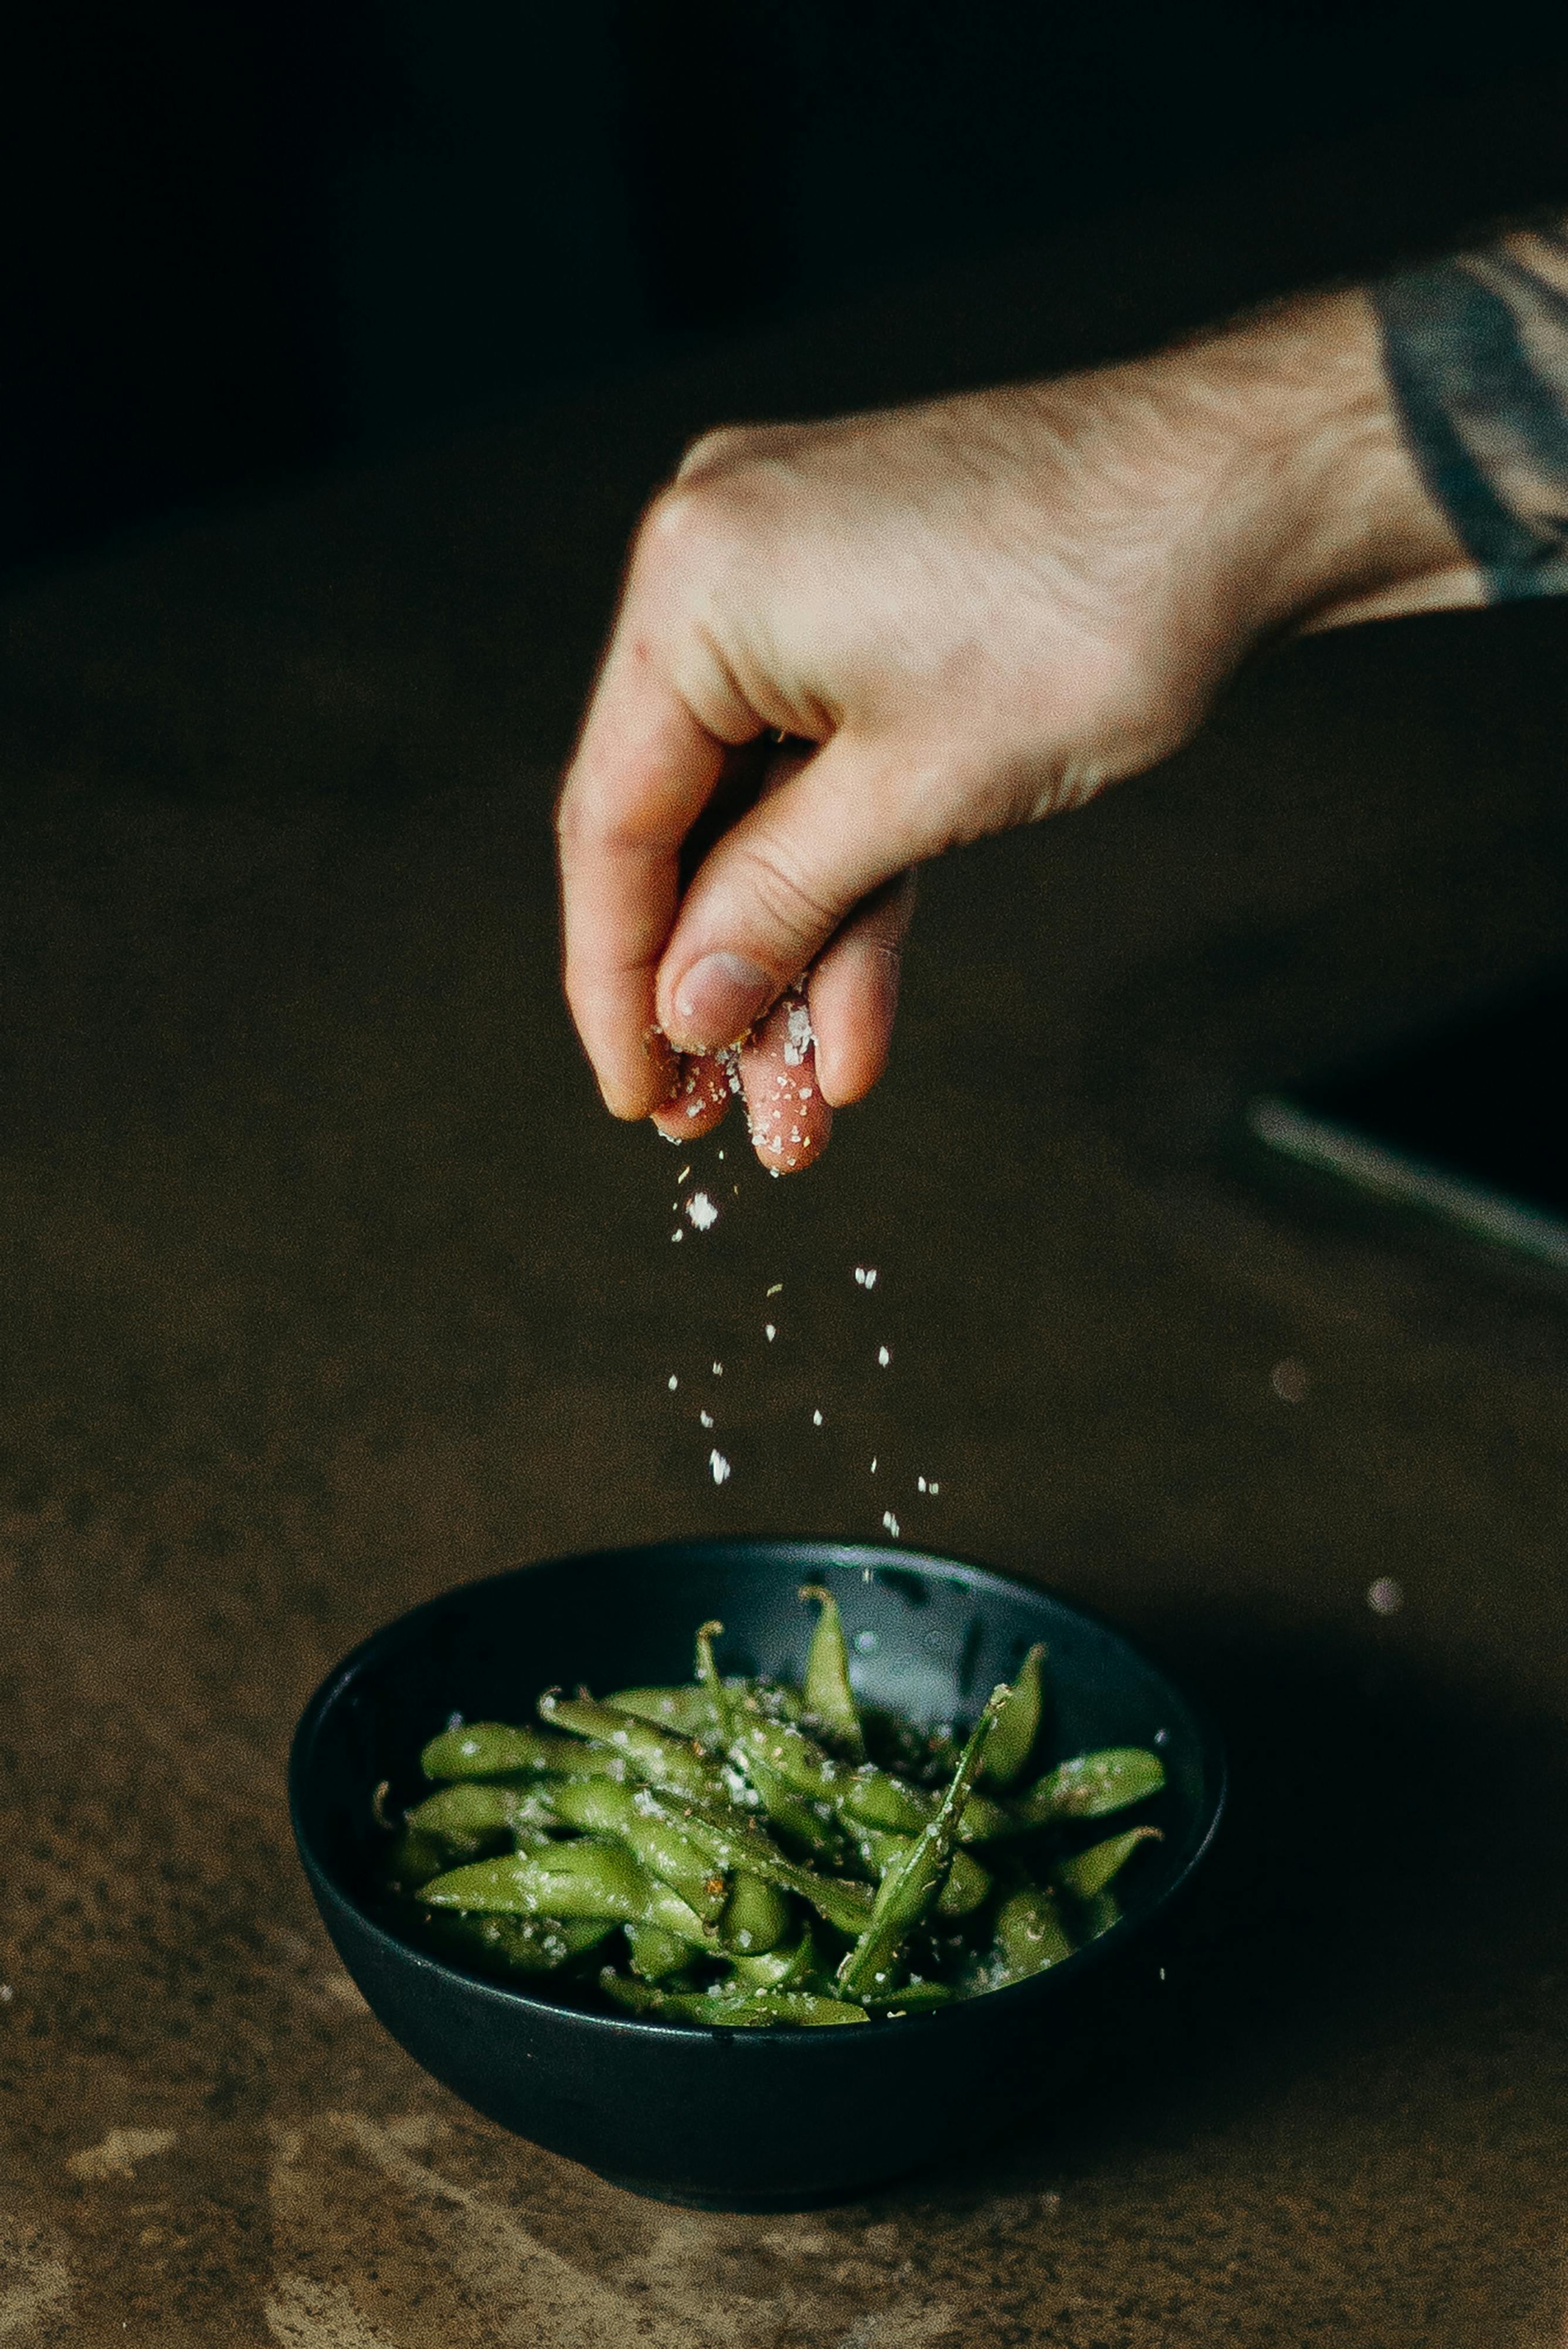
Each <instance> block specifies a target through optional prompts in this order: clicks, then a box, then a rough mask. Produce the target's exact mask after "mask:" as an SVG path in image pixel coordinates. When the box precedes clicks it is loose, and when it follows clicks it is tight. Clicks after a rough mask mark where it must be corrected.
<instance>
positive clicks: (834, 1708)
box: [800, 1582, 866, 1762]
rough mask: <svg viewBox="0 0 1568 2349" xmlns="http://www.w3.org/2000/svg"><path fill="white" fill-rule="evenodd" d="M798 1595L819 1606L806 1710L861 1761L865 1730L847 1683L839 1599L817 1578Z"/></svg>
mask: <svg viewBox="0 0 1568 2349" xmlns="http://www.w3.org/2000/svg"><path fill="white" fill-rule="evenodd" d="M800 1596H801V1598H802V1599H815V1601H816V1603H817V1607H818V1609H819V1612H818V1616H817V1628H816V1630H814V1631H813V1632H812V1634H811V1645H810V1651H809V1652H808V1654H807V1657H806V1683H805V1689H804V1695H805V1699H806V1710H807V1712H808V1713H814V1714H815V1716H816V1718H817V1720H818V1721H819V1722H820V1724H821V1726H822V1727H823V1728H824V1729H825V1730H826V1731H827V1733H828V1734H829V1735H830V1737H831V1738H833V1739H834V1741H835V1742H836V1743H837V1744H840V1745H841V1746H842V1747H843V1748H844V1750H845V1752H846V1753H847V1754H850V1756H851V1759H852V1760H854V1761H856V1762H861V1761H863V1760H864V1759H865V1751H866V1740H865V1732H864V1730H863V1729H862V1728H861V1713H860V1707H859V1705H858V1704H857V1703H856V1702H855V1692H854V1691H853V1689H852V1688H851V1686H850V1651H849V1649H848V1647H847V1646H846V1644H845V1641H844V1626H843V1622H842V1620H841V1617H840V1614H839V1602H838V1600H837V1599H835V1598H834V1597H833V1595H832V1593H831V1591H830V1590H825V1589H824V1588H822V1585H821V1584H820V1582H808V1583H806V1584H805V1585H804V1586H803V1588H802V1589H801V1592H800Z"/></svg>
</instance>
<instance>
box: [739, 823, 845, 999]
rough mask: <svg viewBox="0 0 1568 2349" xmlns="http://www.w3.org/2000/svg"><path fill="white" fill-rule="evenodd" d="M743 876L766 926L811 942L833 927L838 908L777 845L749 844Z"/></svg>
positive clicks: (836, 919) (836, 920)
mask: <svg viewBox="0 0 1568 2349" xmlns="http://www.w3.org/2000/svg"><path fill="white" fill-rule="evenodd" d="M746 879H747V884H748V887H749V889H750V892H751V895H752V897H753V898H754V900H755V901H756V903H757V905H758V906H759V907H760V909H761V912H762V914H763V916H765V918H766V920H767V921H768V923H769V926H771V927H772V928H773V929H775V930H777V931H779V933H781V934H782V935H783V936H786V937H788V938H789V939H790V940H797V939H799V940H800V941H802V942H808V941H810V942H815V941H816V940H818V939H820V938H821V937H823V936H826V935H827V934H828V932H829V931H830V930H832V929H834V928H835V927H836V926H837V925H838V921H839V917H840V908H838V907H837V906H835V905H834V904H833V902H832V898H831V896H830V893H829V892H828V891H826V890H824V889H823V888H821V887H820V886H814V885H812V883H811V882H810V880H809V879H808V878H807V876H806V875H805V874H803V873H801V872H800V871H799V869H798V868H797V866H796V864H795V863H794V860H793V859H792V858H790V857H789V855H788V854H786V853H785V852H784V851H783V850H782V849H780V848H779V847H778V846H777V845H774V844H768V845H763V844H760V843H757V844H754V845H753V846H752V848H751V850H750V852H749V854H748V870H747V874H746ZM789 975H790V976H793V973H791V974H789Z"/></svg>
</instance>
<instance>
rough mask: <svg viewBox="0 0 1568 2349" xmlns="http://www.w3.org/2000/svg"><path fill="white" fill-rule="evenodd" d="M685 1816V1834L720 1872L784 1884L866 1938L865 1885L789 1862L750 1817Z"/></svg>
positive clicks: (868, 1908)
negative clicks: (737, 1872)
mask: <svg viewBox="0 0 1568 2349" xmlns="http://www.w3.org/2000/svg"><path fill="white" fill-rule="evenodd" d="M679 1816H680V1823H681V1827H682V1830H683V1832H684V1833H686V1835H688V1836H689V1837H691V1839H692V1841H693V1843H695V1844H696V1846H697V1847H698V1848H699V1849H700V1850H702V1851H706V1852H707V1856H708V1857H709V1858H710V1859H711V1860H712V1861H713V1862H714V1864H715V1866H716V1867H718V1868H738V1869H741V1870H743V1871H746V1872H748V1873H749V1874H750V1875H753V1876H760V1877H762V1878H764V1879H765V1880H766V1881H767V1882H768V1883H769V1884H779V1885H782V1886H783V1888H784V1889H785V1890H786V1891H788V1892H798V1893H799V1896H800V1898H801V1899H802V1900H809V1901H810V1904H811V1906H812V1908H813V1909H816V1910H817V1912H818V1914H819V1915H820V1916H823V1917H825V1918H826V1919H827V1920H828V1922H829V1924H830V1925H836V1926H837V1927H838V1929H839V1930H840V1931H841V1933H851V1934H856V1933H862V1932H864V1930H865V1929H866V1927H867V1926H868V1925H869V1924H870V1922H871V1916H872V1898H871V1895H870V1893H869V1892H868V1891H867V1890H866V1888H865V1886H864V1885H863V1884H855V1883H852V1882H851V1881H850V1879H849V1878H847V1877H841V1876H819V1875H818V1873H817V1871H816V1870H815V1868H802V1867H800V1866H799V1865H798V1863H797V1862H796V1861H794V1860H792V1859H786V1858H785V1857H784V1854H783V1853H782V1852H781V1851H780V1850H779V1847H778V1845H777V1844H776V1843H774V1842H772V1841H771V1839H770V1838H769V1837H768V1836H767V1835H765V1834H764V1833H763V1831H762V1829H761V1828H760V1827H759V1826H756V1825H755V1824H754V1823H753V1822H752V1821H751V1820H749V1819H748V1818H747V1817H746V1816H745V1815H744V1813H736V1814H735V1815H734V1818H733V1821H732V1820H727V1819H716V1818H714V1817H713V1816H710V1815H705V1814H704V1813H702V1812H700V1811H698V1810H696V1809H695V1808H687V1809H683V1810H682V1811H681V1813H680V1815H679Z"/></svg>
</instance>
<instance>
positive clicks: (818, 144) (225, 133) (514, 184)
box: [0, 0, 1568, 574]
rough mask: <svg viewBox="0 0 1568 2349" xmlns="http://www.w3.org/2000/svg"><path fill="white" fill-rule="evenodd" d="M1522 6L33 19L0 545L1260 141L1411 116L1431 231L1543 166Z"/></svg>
mask: <svg viewBox="0 0 1568 2349" xmlns="http://www.w3.org/2000/svg"><path fill="white" fill-rule="evenodd" d="M1523 21H1524V20H1523V18H1522V15H1521V14H1520V12H1517V11H1516V12H1515V13H1514V15H1513V16H1512V17H1510V16H1508V15H1507V14H1500V12H1499V11H1498V10H1496V9H1491V10H1487V11H1484V12H1483V11H1480V10H1479V9H1468V10H1461V9H1459V8H1456V7H1447V8H1439V9H1436V10H1434V9H1432V8H1429V7H1428V8H1422V7H1417V6H1414V5H1409V6H1404V7H1399V8H1393V9H1387V8H1385V9H1374V10H1368V9H1367V8H1366V7H1365V6H1357V5H1339V6H1321V7H1302V6H1295V7H1288V6H1286V7H1270V8H1263V7H1259V6H1256V5H1250V6H1247V7H1244V8H1243V7H1241V6H1238V5H1234V0H1231V5H1224V0H1200V5H1190V6H1187V7H1184V8H1182V7H1161V6H1158V5H1151V0H1131V5H1119V6H1118V7H1116V8H1115V9H1099V10H1085V9H1080V8H1077V7H1074V8H1070V9H1069V8H1064V7H1060V6H1053V5H1036V6H1027V5H1016V0H985V5H969V6H966V7H965V8H962V9H959V8H956V7H954V6H935V5H929V0H899V5H894V0H855V5H852V6H851V5H842V0H841V5H836V6H835V5H830V0H730V5H724V0H678V4H677V0H573V5H572V6H570V7H561V6H554V7H550V8H543V7H540V6H536V5H527V0H509V5H502V0H448V5H442V6H440V7H439V8H435V9H432V8H428V7H425V8H420V7H418V6H416V5H413V0H316V5H310V6H306V5H302V0H225V5H222V6H221V7H213V6H212V5H210V0H153V5H150V6H149V7H147V8H145V9H140V10H128V9H124V8H110V7H108V6H104V5H94V0H63V5H53V6H52V7H50V8H48V9H39V10H35V11H32V12H30V14H29V17H28V19H27V21H26V23H25V24H24V25H21V26H14V28H13V30H12V32H11V33H10V35H9V36H7V51H6V58H7V62H6V66H5V71H4V74H3V77H0V82H3V88H4V92H5V95H4V98H0V108H3V109H4V115H5V118H6V119H5V120H4V138H5V154H6V156H7V158H8V169H9V171H10V173H11V174H12V179H13V184H12V188H11V191H10V193H9V196H8V200H7V219H8V222H9V224H10V225H9V234H8V240H7V241H8V245H9V251H8V253H7V254H6V262H7V267H8V271H9V273H10V274H11V275H12V278H13V283H12V287H11V291H10V294H9V295H8V297H7V299H6V302H5V313H6V316H7V318H8V321H9V332H8V335H7V344H8V353H7V360H6V365H5V415H4V418H3V419H0V425H3V441H0V569H5V570H8V571H10V572H12V573H13V574H15V572H17V571H18V570H23V571H25V570H26V569H28V568H30V567H32V566H36V564H39V563H40V562H46V561H48V560H50V559H53V558H57V557H59V556H60V555H62V554H69V553H70V552H72V551H74V550H76V549H78V548H80V547H82V546H84V545H88V544H91V543H94V542H96V541H98V540H100V539H102V538H103V537H104V536H106V535H107V534H111V533H115V532H117V531H119V530H122V529H124V528H126V527H127V526H132V527H135V526H139V525H141V524H143V523H146V522H147V521H148V520H150V519H152V518H156V517H159V516H160V515H163V514H166V513H169V512H173V511H178V510H180V509H181V508H185V507H189V506H191V505H192V504H197V503H200V502H203V501H205V500H208V499H210V498H211V497H212V496H213V495H214V494H218V493H222V492H227V491H230V490H232V489H233V488H235V487H238V486H244V485H248V484H251V483H253V482H256V481H264V480H265V479H266V478H267V477H268V476H270V475H273V474H276V473H278V472H279V471H291V470H295V469H298V468H299V467H301V466H310V465H315V464H317V463H320V462H321V461H323V460H330V459H332V458H334V457H336V456H339V455H342V454H344V453H346V452H355V451H358V450H364V449H366V448H370V447H374V446H377V445H378V444H384V443H386V442H387V441H388V440H394V441H396V440H403V439H407V438H408V437H409V436H411V435H412V436H418V435H423V434H427V433H428V432H430V431H432V430H435V431H439V430H440V429H443V428H444V427H445V426H446V425H447V424H448V423H449V421H450V420H453V419H459V418H462V417H467V416H470V415H473V414H475V413H483V412H486V411H493V410H497V409H506V408H508V407H515V406H517V405H518V404H519V403H520V402H521V401H524V400H526V399H527V398H529V397H530V396H531V395H533V394H535V393H537V392H538V391H539V390H540V389H542V388H547V387H551V388H553V387H559V386H560V385H561V384H562V383H563V382H566V383H570V382H571V381H572V380H573V379H575V378H580V377H583V376H584V375H587V374H592V373H593V372H594V371H597V370H602V369H603V367H606V366H607V365H608V366H614V365H615V364H617V363H620V362H623V361H624V360H625V359H626V358H628V357H632V356H634V355H636V354H638V353H640V352H644V351H646V350H647V349H648V348H649V347H659V346H661V345H664V344H665V343H667V342H668V341H669V340H670V339H671V338H674V337H679V336H691V335H693V334H700V333H703V332H710V331H712V330H714V329H717V328H722V327H723V326H725V325H726V324H727V323H728V322H729V321H731V320H734V319H738V318H740V317H742V316H745V315H747V314H755V313H759V312H760V313H767V312H769V311H774V312H777V311H779V310H783V309H788V308H789V307H791V306H800V305H807V306H810V305H814V304H820V303H821V302H823V301H825V300H829V299H830V298H831V297H832V296H833V295H836V294H840V293H842V292H845V291H852V290H855V289H858V288H861V287H863V286H865V285H869V284H872V283H874V282H876V281H878V280H884V279H887V278H889V277H893V276H897V275H900V274H909V273H912V272H919V271H921V270H923V269H924V268H926V267H928V266H932V265H934V264H940V263H942V262H944V261H950V260H951V259H953V258H954V256H959V257H962V256H965V255H966V254H979V253H984V252H988V251H991V250H994V249H995V248H996V247H998V246H1000V245H1004V244H1006V243H1012V242H1016V241H1018V240H1025V239H1027V238H1029V237H1031V236H1034V235H1037V234H1043V233H1047V232H1049V231H1052V230H1055V229H1059V228H1060V227H1062V226H1063V225H1064V224H1066V223H1068V222H1072V221H1074V220H1076V219H1079V218H1082V217H1083V216H1085V215H1088V214H1093V213H1096V212H1105V211H1107V210H1109V209H1112V208H1114V207H1116V206H1118V205H1120V204H1124V203H1127V202H1132V201H1135V200H1143V201H1147V199H1148V198H1149V196H1150V194H1154V195H1156V196H1157V195H1158V194H1159V193H1160V192H1161V191H1164V190H1170V191H1176V190H1178V189H1180V188H1184V187H1186V186H1189V185H1190V184H1191V182H1193V181H1198V180H1202V179H1204V178H1205V177H1211V176H1213V175H1216V174H1221V175H1222V174H1223V172H1224V171H1226V170H1227V169H1231V168H1233V167H1235V166H1236V165H1237V164H1238V163H1240V162H1243V161H1245V160H1249V159H1253V158H1256V157H1258V156H1259V155H1260V154H1274V153H1280V154H1281V155H1282V156H1283V158H1284V164H1283V168H1284V169H1286V170H1288V169H1290V168H1291V167H1292V156H1293V153H1295V152H1299V153H1300V154H1302V155H1304V156H1310V155H1311V154H1312V152H1313V151H1314V150H1317V151H1318V153H1319V157H1320V160H1321V150H1323V149H1324V148H1325V147H1329V148H1333V147H1334V146H1336V144H1339V145H1343V146H1345V147H1346V151H1347V153H1352V152H1354V151H1359V152H1362V153H1363V154H1364V153H1365V152H1366V150H1367V147H1368V145H1369V144H1370V145H1371V146H1372V147H1376V146H1377V142H1378V140H1380V139H1381V138H1382V137H1383V136H1384V135H1385V130H1386V129H1393V130H1397V131H1398V133H1399V135H1401V136H1404V137H1406V138H1407V139H1409V138H1412V137H1413V138H1414V139H1415V140H1417V142H1418V146H1424V149H1425V151H1426V156H1427V161H1426V166H1425V169H1424V171H1423V172H1422V174H1421V176H1422V180H1423V185H1424V187H1425V188H1426V191H1427V192H1426V194H1425V196H1424V197H1423V200H1422V202H1420V203H1418V204H1417V205H1416V207H1415V210H1414V213H1413V215H1412V217H1410V218H1409V219H1408V220H1407V221H1405V222H1401V223H1400V230H1401V233H1402V234H1403V235H1404V236H1405V237H1406V238H1407V240H1408V241H1413V242H1414V243H1420V242H1423V241H1427V240H1438V241H1440V239H1441V238H1442V237H1443V235H1445V234H1446V233H1449V225H1450V222H1463V221H1469V220H1471V219H1475V218H1481V217H1485V216H1487V215H1489V214H1491V213H1492V212H1497V211H1500V210H1506V209H1509V208H1511V207H1516V206H1522V205H1529V204H1532V203H1535V202H1540V201H1541V200H1542V198H1543V197H1546V198H1550V197H1551V196H1552V195H1553V194H1555V193H1557V192H1559V191H1563V190H1564V189H1568V138H1565V137H1564V135H1563V133H1562V132H1560V131H1558V130H1557V129H1556V128H1555V125H1556V123H1557V122H1558V121H1559V120H1560V119H1563V97H1564V96H1565V95H1568V91H1563V90H1562V89H1557V88H1553V87H1552V84H1553V77H1554V76H1555V77H1562V76H1563V73H1564V70H1565V68H1568V25H1562V24H1561V23H1560V27H1559V29H1557V30H1555V31H1553V32H1550V33H1548V34H1544V35H1543V34H1542V33H1541V32H1540V31H1538V30H1532V32H1531V33H1530V34H1529V36H1526V35H1525V33H1524V31H1523V30H1522V25H1523ZM1511 92H1516V93H1517V98H1518V115H1519V119H1518V120H1516V119H1515V109H1514V108H1513V106H1512V104H1511V102H1510V100H1511ZM1435 150H1437V151H1440V152H1441V153H1442V155H1443V157H1444V162H1443V166H1442V169H1441V171H1439V172H1438V173H1437V175H1436V177H1437V180H1438V181H1439V184H1440V188H1441V193H1440V195H1439V197H1438V198H1437V200H1436V201H1435V202H1434V199H1433V196H1432V192H1431V189H1432V183H1433V179H1434V173H1433V170H1432V156H1433V153H1434V151H1435ZM1318 184H1321V170H1320V171H1319V177H1318ZM1041 298H1042V302H1047V303H1048V301H1049V288H1048V286H1044V285H1043V286H1042V293H1041Z"/></svg>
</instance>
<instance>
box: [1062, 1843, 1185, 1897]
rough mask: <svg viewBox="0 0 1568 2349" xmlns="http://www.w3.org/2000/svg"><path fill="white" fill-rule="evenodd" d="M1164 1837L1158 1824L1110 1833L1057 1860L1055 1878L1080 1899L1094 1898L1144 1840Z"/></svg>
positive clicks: (1064, 1888) (1066, 1890)
mask: <svg viewBox="0 0 1568 2349" xmlns="http://www.w3.org/2000/svg"><path fill="white" fill-rule="evenodd" d="M1160 1839H1161V1837H1160V1830H1159V1828H1158V1827H1129V1828H1128V1830H1127V1833H1126V1834H1125V1835H1119V1836H1109V1837H1107V1838H1106V1840H1105V1842H1104V1843H1095V1844H1090V1846H1089V1847H1088V1850H1087V1851H1078V1852H1074V1854H1073V1856H1072V1857H1071V1858H1070V1859H1059V1860H1057V1864H1056V1866H1055V1868H1052V1870H1051V1877H1052V1879H1053V1881H1054V1882H1055V1883H1057V1884H1059V1885H1060V1886H1061V1888H1062V1890H1063V1891H1064V1892H1070V1893H1071V1894H1072V1896H1073V1898H1074V1899H1076V1900H1086V1901H1087V1900H1092V1899H1094V1898H1095V1896H1096V1895H1097V1893H1100V1892H1103V1891H1104V1890H1105V1888H1106V1886H1107V1885H1108V1884H1109V1882H1110V1880H1111V1878H1112V1877H1114V1876H1117V1875H1119V1873H1120V1871H1121V1869H1122V1868H1125V1867H1126V1865H1127V1863H1128V1861H1129V1860H1130V1858H1131V1857H1132V1855H1133V1853H1134V1852H1135V1851H1136V1850H1137V1849H1138V1847H1139V1845H1140V1843H1158V1842H1159V1841H1160Z"/></svg>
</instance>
